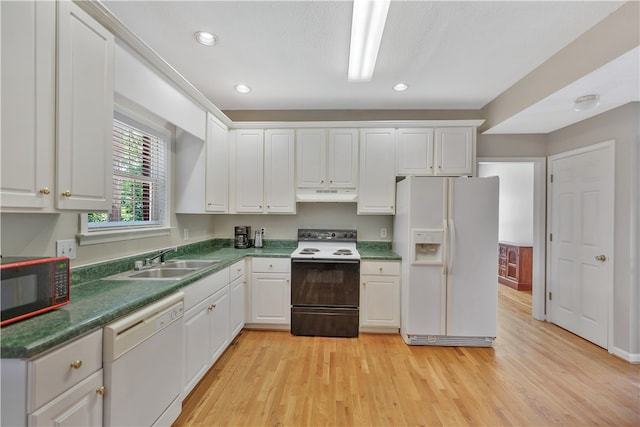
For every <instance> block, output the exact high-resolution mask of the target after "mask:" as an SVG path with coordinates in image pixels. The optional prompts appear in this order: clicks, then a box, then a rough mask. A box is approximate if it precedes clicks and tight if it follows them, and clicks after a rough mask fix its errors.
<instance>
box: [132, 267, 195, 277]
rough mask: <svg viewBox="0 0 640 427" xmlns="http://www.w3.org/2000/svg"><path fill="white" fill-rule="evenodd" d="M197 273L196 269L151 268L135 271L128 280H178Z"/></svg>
mask: <svg viewBox="0 0 640 427" xmlns="http://www.w3.org/2000/svg"><path fill="white" fill-rule="evenodd" d="M196 271H198V269H197V268H152V269H149V270H143V271H136V272H134V273H133V274H130V275H129V279H180V278H183V277H187V276H189V275H190V274H193V273H195V272H196Z"/></svg>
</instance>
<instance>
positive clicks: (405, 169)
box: [396, 128, 434, 175]
mask: <svg viewBox="0 0 640 427" xmlns="http://www.w3.org/2000/svg"><path fill="white" fill-rule="evenodd" d="M433 133H434V132H433V129H430V128H411V129H398V131H397V143H396V144H397V145H396V161H397V167H396V173H397V174H398V175H433V173H434V172H433Z"/></svg>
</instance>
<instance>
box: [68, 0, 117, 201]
mask: <svg viewBox="0 0 640 427" xmlns="http://www.w3.org/2000/svg"><path fill="white" fill-rule="evenodd" d="M57 5H58V73H57V76H58V79H57V80H58V98H57V114H58V117H57V125H58V128H57V146H56V147H57V162H58V168H57V181H56V184H57V185H56V190H57V194H56V202H57V208H58V209H71V210H90V211H106V210H109V209H110V207H111V203H112V200H111V187H112V175H113V172H112V168H113V164H112V162H113V158H112V151H113V148H112V145H113V142H112V134H113V66H114V63H113V53H114V37H113V34H111V33H110V32H109V31H107V30H106V29H105V28H104V27H103V26H102V25H100V24H99V23H98V22H96V21H95V20H94V19H93V18H91V17H90V16H89V15H88V14H87V13H85V12H84V11H83V10H81V9H80V8H79V7H78V6H77V5H76V4H74V3H72V2H70V1H61V2H58V3H57Z"/></svg>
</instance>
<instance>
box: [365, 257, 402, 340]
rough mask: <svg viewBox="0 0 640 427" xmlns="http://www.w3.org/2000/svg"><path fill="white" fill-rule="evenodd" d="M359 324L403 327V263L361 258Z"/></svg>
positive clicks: (395, 328)
mask: <svg viewBox="0 0 640 427" xmlns="http://www.w3.org/2000/svg"><path fill="white" fill-rule="evenodd" d="M360 326H361V327H362V328H363V329H365V330H366V328H367V327H371V328H374V329H375V328H393V329H394V330H395V331H397V329H398V328H399V327H400V263H399V262H397V261H362V262H361V263H360Z"/></svg>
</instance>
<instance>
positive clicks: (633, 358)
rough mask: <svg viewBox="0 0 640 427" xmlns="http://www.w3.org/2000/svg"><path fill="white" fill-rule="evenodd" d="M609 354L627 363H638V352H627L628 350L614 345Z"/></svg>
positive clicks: (639, 361) (639, 357)
mask: <svg viewBox="0 0 640 427" xmlns="http://www.w3.org/2000/svg"><path fill="white" fill-rule="evenodd" d="M611 354H613V355H614V356H617V357H619V358H621V359H623V360H626V361H627V362H629V363H640V353H629V352H628V351H625V350H622V349H620V348H617V347H614V348H613V351H612V352H611Z"/></svg>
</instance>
